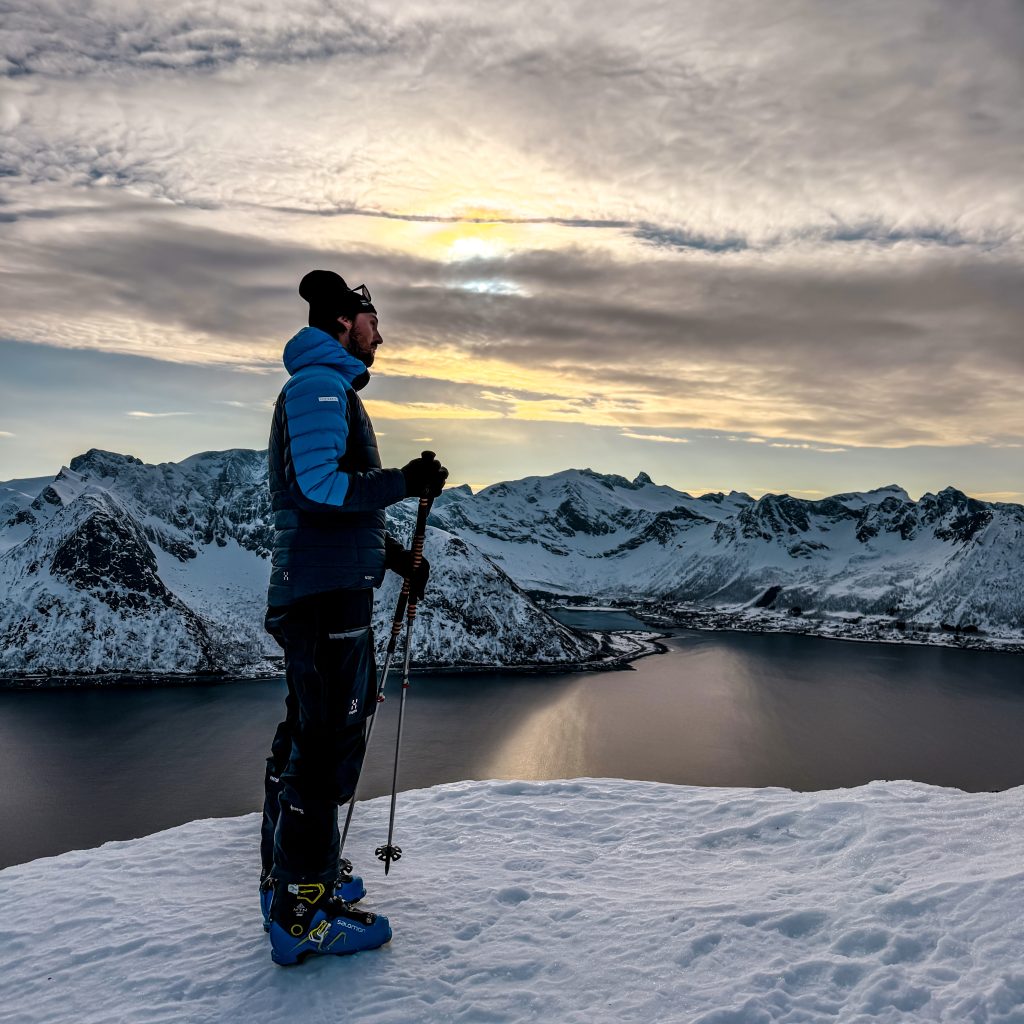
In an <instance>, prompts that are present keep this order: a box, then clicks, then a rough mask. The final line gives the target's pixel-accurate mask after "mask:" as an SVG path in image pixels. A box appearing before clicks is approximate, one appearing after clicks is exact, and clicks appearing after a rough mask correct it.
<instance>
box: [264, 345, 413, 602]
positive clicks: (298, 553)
mask: <svg viewBox="0 0 1024 1024" xmlns="http://www.w3.org/2000/svg"><path fill="white" fill-rule="evenodd" d="M284 365H285V368H286V369H287V370H288V372H289V373H290V374H291V379H290V380H289V381H288V382H287V383H286V384H285V386H284V388H283V389H282V390H281V394H280V395H279V396H278V399H277V404H276V406H275V408H274V421H273V425H272V427H271V432H270V450H269V459H270V497H271V504H272V507H273V510H274V529H275V533H274V554H273V560H272V563H271V572H270V590H269V592H268V595H267V602H268V604H270V605H271V606H273V607H280V606H283V605H288V604H291V603H292V602H293V601H297V600H298V599H299V598H302V597H308V596H309V595H311V594H319V593H326V592H327V591H331V590H358V589H362V588H365V587H377V586H380V584H381V581H382V580H383V579H384V553H385V535H384V509H385V508H386V507H387V506H388V505H391V504H394V502H396V501H401V500H402V499H403V498H404V497H405V477H404V476H403V475H402V471H401V470H400V469H381V462H380V453H379V452H378V450H377V439H376V437H375V436H374V433H373V426H372V424H371V423H370V418H369V417H368V416H367V414H366V410H365V408H364V407H363V403H362V402H361V401H360V400H359V396H358V395H357V394H356V391H357V390H358V389H359V388H361V387H362V386H364V385H365V384H366V382H367V380H368V379H369V374H368V373H367V371H366V367H365V366H363V364H362V363H361V362H360V361H359V360H358V359H356V358H355V356H353V355H351V354H349V352H348V351H346V350H345V349H344V348H342V346H341V345H340V344H339V342H338V341H337V340H336V339H334V338H332V337H331V336H330V335H329V334H327V333H325V332H324V331H321V330H319V329H318V328H316V327H304V328H303V329H302V330H301V331H299V333H298V334H296V335H295V337H294V338H292V339H291V341H289V342H288V344H287V345H286V346H285V349H284Z"/></svg>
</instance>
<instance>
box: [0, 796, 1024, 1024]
mask: <svg viewBox="0 0 1024 1024" xmlns="http://www.w3.org/2000/svg"><path fill="white" fill-rule="evenodd" d="M387 806H388V805H387V800H386V799H378V800H373V801H370V802H368V803H367V804H365V805H364V806H362V807H361V808H360V809H359V810H358V811H357V814H356V817H355V819H354V823H353V833H352V838H351V840H350V846H349V850H348V851H347V852H349V853H350V854H351V855H352V857H353V858H354V859H355V861H356V865H357V869H361V871H362V873H363V874H364V876H365V877H366V879H367V883H368V888H369V895H368V897H367V899H366V901H365V903H366V905H367V908H368V909H373V910H376V911H378V912H380V913H386V914H387V915H388V916H389V918H390V920H391V924H392V927H393V929H394V940H393V941H392V943H391V944H390V945H389V946H387V947H385V948H383V949H381V950H376V951H372V952H366V953H360V954H357V955H356V956H353V957H347V958H330V957H325V958H321V959H318V960H314V961H307V962H306V963H305V964H303V965H301V966H299V967H294V968H287V969H282V968H279V967H276V966H274V965H272V963H271V961H270V956H269V944H268V940H267V938H266V937H265V935H264V933H263V930H262V928H261V924H260V915H259V909H258V904H257V895H256V877H257V873H258V852H257V830H258V819H257V816H256V815H247V816H245V817H241V818H231V819H223V820H207V821H196V822H191V823H190V824H188V825H183V826H180V827H178V828H174V829H170V830H169V831H166V832H161V833H158V834H156V835H153V836H149V837H147V838H145V839H139V840H134V841H131V842H117V843H108V844H107V845H105V846H103V847H101V848H99V849H96V850H89V851H84V852H73V853H67V854H63V855H62V856H59V857H54V858H48V859H43V860H37V861H33V862H32V863H29V864H24V865H19V866H17V867H12V868H8V869H6V870H4V871H2V872H0V899H2V900H3V906H4V908H5V926H4V932H5V939H4V943H3V946H2V952H0V958H2V972H0V978H2V982H0V986H2V990H3V992H2V998H0V1019H2V1020H4V1021H5V1022H10V1024H30V1022H31V1024H58V1022H59V1024H64V1022H66V1021H68V1020H74V1021H75V1022H76V1024H101V1022H102V1024H109V1022H123V1024H157V1022H180V1021H189V1022H191V1024H213V1022H218V1024H219V1022H225V1021H245V1022H247V1024H250V1022H251V1024H263V1022H265V1024H280V1022H282V1021H291V1020H302V1021H346V1022H351V1024H370V1022H374V1024H415V1022H431V1024H433V1022H436V1021H465V1022H472V1024H477V1022H480V1024H484V1022H502V1024H514V1022H520V1021H523V1022H526V1021H530V1022H534V1021H551V1022H558V1024H602V1022H608V1024H619V1022H629V1021H643V1022H650V1021H656V1022H662V1021H686V1022H688V1024H769V1022H779V1024H783V1022H785V1024H818V1022H822V1024H824V1022H830V1024H834V1022H840V1024H842V1022H850V1024H853V1022H864V1024H867V1022H872V1024H887V1022H889V1024H895V1022H910V1021H913V1022H919V1021H944V1022H950V1024H953V1022H956V1024H1020V1022H1022V1021H1024V966H1022V963H1021V951H1022V949H1024V923H1022V922H1024V869H1022V867H1021V863H1020V849H1021V846H1022V842H1024V788H1021V789H1015V790H1010V791H1008V792H1003V793H995V794H965V793H962V792H960V791H958V790H949V789H939V788H935V787H930V786H925V785H921V784H918V783H909V782H876V783H872V784H871V785H869V786H865V787H861V788H858V789H848V790H835V791H831V792H819V793H794V792H790V791H788V790H781V789H765V790H748V789H701V788H696V787H678V786H670V785H664V784H660V783H649V782H627V781H622V780H596V779H580V780H573V781H562V782H494V781H492V782H464V783H457V784H454V785H446V786H438V787H436V788H433V789H428V790H419V791H414V792H410V793H403V794H401V795H400V797H399V813H398V829H397V832H396V840H397V841H398V842H399V843H400V844H402V845H403V847H404V850H405V856H404V857H403V858H402V860H401V861H400V862H399V863H397V864H396V865H395V867H394V869H393V871H392V873H391V875H390V876H389V877H387V878H385V877H384V875H383V872H382V871H381V870H380V865H379V864H378V863H377V862H376V861H374V860H373V859H372V852H371V851H372V850H373V848H374V847H375V846H376V845H378V844H379V843H380V842H381V841H383V837H384V835H385V834H386V829H387Z"/></svg>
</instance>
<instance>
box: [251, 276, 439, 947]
mask: <svg viewBox="0 0 1024 1024" xmlns="http://www.w3.org/2000/svg"><path fill="white" fill-rule="evenodd" d="M299 294H300V295H301V296H302V297H303V298H304V299H305V300H306V301H307V302H308V303H309V326H308V327H305V328H303V329H302V330H301V331H299V333H298V334H296V335H295V337H294V338H292V339H291V341H289V342H288V344H287V345H286V346H285V350H284V363H285V367H286V369H287V370H288V372H289V374H291V378H290V379H289V380H288V382H287V383H286V384H285V386H284V388H283V390H282V391H281V394H280V395H279V396H278V399H277V404H276V406H275V409H274V420H273V425H272V428H271V434H270V451H269V461H270V492H271V499H272V506H273V510H274V529H275V534H274V556H273V561H272V566H271V575H270V590H269V594H268V599H267V604H268V608H267V618H266V628H267V630H268V631H269V632H270V633H271V634H272V635H273V636H274V638H275V639H276V640H277V641H278V643H279V644H280V645H281V647H282V648H283V649H284V656H285V674H286V677H287V682H288V696H287V698H286V716H285V720H284V721H283V722H282V723H281V724H280V725H279V726H278V728H277V734H276V735H275V737H274V741H273V745H272V747H271V755H270V757H269V758H268V759H267V772H266V801H265V804H264V809H263V831H262V842H261V853H262V859H263V871H262V877H261V884H260V897H261V899H260V902H261V905H262V907H263V911H264V923H265V925H266V926H267V928H268V930H269V932H270V941H271V956H272V957H273V959H274V961H275V962H276V963H279V964H292V963H296V962H298V960H299V959H301V958H302V957H304V956H306V955H308V954H309V953H330V954H343V953H353V952H356V951H358V950H360V949H373V948H375V947H377V946H380V945H383V944H384V943H385V942H387V941H388V940H389V939H390V938H391V928H390V926H389V924H388V920H387V918H385V917H381V916H379V915H374V914H368V913H362V912H360V911H358V910H356V909H354V907H353V906H352V903H354V902H355V901H356V900H359V899H361V898H362V897H363V895H364V894H365V889H364V887H363V883H362V880H361V879H359V878H357V877H353V876H352V875H351V874H350V873H349V872H350V871H351V865H350V864H348V862H347V861H346V862H340V863H339V849H338V847H339V835H338V806H339V805H340V804H344V803H345V802H346V801H348V800H349V799H350V798H351V796H352V794H353V792H354V791H355V786H356V780H357V779H358V777H359V772H360V769H361V767H362V762H363V755H364V753H365V750H366V742H365V727H366V719H367V718H368V717H369V716H370V715H372V714H373V713H374V710H375V709H376V664H375V660H374V650H373V633H372V630H371V628H370V617H371V613H372V611H373V588H374V587H379V586H380V584H381V581H382V580H383V578H384V572H385V569H388V568H390V569H393V570H395V571H397V572H399V573H401V574H402V575H403V576H409V575H410V573H411V568H412V556H411V552H408V551H406V550H405V549H404V548H403V547H402V546H401V545H400V544H398V543H397V542H396V541H394V540H392V538H390V537H388V536H386V534H385V529H384V509H385V508H386V507H387V506H388V505H391V504H394V503H395V502H396V501H401V500H402V499H403V498H406V497H409V496H420V495H422V494H425V493H429V494H434V495H436V494H440V492H441V488H442V487H443V486H444V481H445V479H446V478H447V476H448V471H447V470H446V469H444V467H442V466H441V464H440V462H438V461H437V460H436V459H433V458H426V457H423V458H419V459H414V460H413V461H412V462H410V463H409V464H408V465H407V466H405V467H403V468H402V469H382V468H381V461H380V455H379V453H378V451H377V441H376V438H375V436H374V433H373V427H372V425H371V424H370V420H369V417H368V416H367V414H366V410H365V409H364V407H363V404H362V402H361V401H360V400H359V396H358V395H357V394H356V392H357V391H359V390H360V389H361V388H363V387H364V386H365V385H366V383H367V381H368V380H369V377H370V375H369V373H368V368H369V367H370V366H371V365H372V364H373V361H374V355H375V353H376V350H377V348H378V347H379V346H380V345H382V344H383V341H384V339H383V338H382V337H381V336H380V331H379V330H378V323H377V310H376V309H375V308H374V306H373V304H372V302H371V300H370V293H369V291H368V290H367V288H366V286H365V285H360V286H359V288H356V289H352V288H349V287H348V286H347V285H346V284H345V281H344V280H343V279H342V278H341V277H339V276H338V275H337V274H335V273H333V272H332V271H328V270H314V271H311V272H310V273H308V274H307V275H306V276H305V277H304V278H303V279H302V282H301V283H300V285H299ZM428 572H429V567H428V566H427V564H426V562H423V563H422V564H421V569H420V571H419V572H418V573H417V576H416V578H415V579H414V580H413V589H414V591H416V592H417V593H422V590H423V588H424V587H425V586H426V579H427V574H428Z"/></svg>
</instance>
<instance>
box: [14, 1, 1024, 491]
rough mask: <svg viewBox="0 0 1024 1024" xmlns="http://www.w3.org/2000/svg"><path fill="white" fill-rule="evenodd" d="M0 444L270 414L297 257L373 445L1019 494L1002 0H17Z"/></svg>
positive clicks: (1016, 126) (27, 471) (776, 485)
mask: <svg viewBox="0 0 1024 1024" xmlns="http://www.w3.org/2000/svg"><path fill="white" fill-rule="evenodd" d="M4 6H5V13H4V18H3V28H2V31H0V74H2V75H3V78H2V84H0V132H2V136H3V146H2V149H0V241H2V244H0V360H2V373H0V479H7V478H11V477H22V476H36V475H41V474H44V473H47V472H53V471H55V470H56V469H57V468H59V466H60V465H61V464H63V463H67V462H68V461H69V460H70V459H71V457H72V456H74V455H75V454H77V453H78V452H80V451H84V450H86V449H87V448H90V447H103V448H109V449H113V450H117V451H122V452H130V453H131V454H134V455H137V456H139V457H140V458H142V459H144V460H145V461H148V462H159V461H164V460H169V459H180V458H183V457H185V456H187V455H189V454H191V453H193V452H196V451H202V450H207V449H218V448H227V447H236V446H239V447H254V448H259V447H263V446H264V445H265V444H266V438H267V433H268V428H269V416H270V405H271V404H272V402H273V399H274V397H275V396H276V394H277V392H278V390H279V388H280V386H281V384H282V383H283V381H284V379H285V378H284V371H283V369H282V367H281V364H280V352H281V348H282V345H283V343H284V342H285V341H286V340H287V339H288V337H290V335H291V334H292V333H294V331H295V330H297V329H298V328H299V327H300V326H302V325H303V324H304V323H305V315H306V306H305V304H304V303H303V302H302V300H301V299H300V298H299V296H298V293H297V290H296V288H297V283H298V280H299V278H300V277H301V276H302V274H303V273H305V272H306V271H307V270H309V269H311V268H313V267H326V268H330V269H334V270H336V271H338V272H339V273H341V274H342V275H343V276H344V277H345V278H346V279H347V280H348V281H349V282H350V283H351V284H358V283H361V282H365V283H366V284H367V285H368V286H369V288H370V290H371V291H372V293H373V297H374V301H375V303H376V305H377V307H378V309H379V310H380V314H381V331H382V333H383V336H384V339H385V345H384V347H383V348H382V349H381V351H380V352H379V353H378V359H377V366H376V367H375V371H376V372H375V375H374V379H373V381H372V383H371V385H370V386H369V388H368V389H367V390H366V391H364V392H363V395H364V398H365V399H366V400H367V405H368V407H369V409H370V411H371V414H372V416H373V418H374V423H375V425H376V427H377V430H378V433H379V434H380V435H381V447H382V451H383V454H384V457H385V462H386V463H389V464H392V465H400V464H401V463H403V462H405V461H406V460H407V459H408V458H409V457H411V456H412V455H413V454H415V453H417V452H418V451H419V450H420V449H421V448H423V447H431V448H434V449H436V450H437V451H438V452H439V453H440V454H441V456H442V457H443V459H444V461H445V462H446V463H447V464H448V465H449V466H450V467H451V470H452V479H453V481H456V482H468V483H470V484H473V485H474V486H477V485H481V484H486V483H490V482H493V481H495V480H499V479H507V478H513V477H520V476H525V475H528V474H532V473H548V472H553V471H555V470H558V469H562V468H566V467H569V466H578V467H582V466H592V467H593V468H595V469H599V470H602V471H606V472H616V473H621V474H624V475H626V476H629V477H632V476H635V475H636V473H638V472H639V471H640V470H645V471H646V472H648V473H649V474H650V475H651V476H652V477H654V479H655V480H656V481H658V482H664V483H670V484H672V485H674V486H676V487H679V488H682V489H686V490H690V491H692V492H694V493H701V492H703V491H707V490H729V489H731V488H736V489H741V490H746V491H749V492H750V493H753V494H760V493H763V492H765V491H788V492H790V493H792V494H798V495H801V496H806V497H817V496H821V495H823V494H831V493H834V492H837V491H844V490H852V489H862V488H868V487H875V486H880V485H883V484H887V483H894V482H895V483H900V484H902V485H903V486H905V487H906V488H907V489H908V490H909V491H910V492H911V494H912V495H914V496H915V497H916V496H917V495H919V494H921V493H922V492H924V491H928V490H933V491H934V490H937V489H939V488H941V487H944V486H946V485H947V484H952V485H954V486H957V487H960V488H962V489H964V490H966V491H968V492H969V493H973V494H976V495H979V496H983V497H989V498H997V499H1000V500H1010V501H1022V500H1024V447H1022V445H1024V287H1022V269H1024V174H1022V167H1024V102H1022V101H1024V5H1022V3H1021V2H1020V0H976V2H974V3H971V4H963V3H960V2H959V0H901V2H900V3H898V4H893V3H891V2H890V0H884V2H882V0H877V2H876V0H854V2H849V0H807V2H791V0H773V2H772V3H764V2H762V0H747V2H730V0H686V2H682V3H667V2H661V3H629V2H627V3H623V2H619V3H616V4H610V3H604V2H602V0H587V2H576V3H573V2H567V3H562V4H557V5H552V4H543V5H542V4H539V3H527V4H519V3H505V4H501V5H480V4H478V3H475V2H474V3H470V2H468V0H465V2H463V0H436V2H432V3H430V4H427V3H421V2H409V3H399V4H395V3H390V4H384V3H366V2H360V0H356V2H353V3H348V4H346V5H340V4H332V3H328V2H327V0H290V2H289V3H288V4H286V5H285V4H281V5H268V4H265V3H263V2H256V0H217V2H216V3H214V2H213V0H193V2H186V3H183V4H176V5H173V6H167V5H163V4H157V3H156V2H155V0H145V2H141V3H138V2H132V0H116V2H115V0H89V2H82V0H60V2H57V0H41V2H40V0H33V2H31V3H29V2H27V0H9V2H8V3H6V4H5V5H4Z"/></svg>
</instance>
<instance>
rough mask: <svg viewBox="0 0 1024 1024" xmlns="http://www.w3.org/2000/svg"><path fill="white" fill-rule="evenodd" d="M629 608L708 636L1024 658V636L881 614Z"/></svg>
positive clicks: (638, 614)
mask: <svg viewBox="0 0 1024 1024" xmlns="http://www.w3.org/2000/svg"><path fill="white" fill-rule="evenodd" d="M622 610H623V611H626V610H627V609H625V608H623V609H622ZM628 610H629V611H630V613H631V614H633V615H635V616H636V617H637V618H638V619H641V620H643V621H644V622H647V623H650V624H651V625H652V626H654V625H657V626H660V627H661V628H676V629H679V628H681V629H694V630H699V631H701V632H705V633H776V634H786V635H788V636H810V637H815V638H817V639H821V640H843V641H846V642H848V643H875V644H885V645H892V646H913V647H937V648H944V649H950V648H952V649H955V650H963V651H985V652H987V653H990V654H1017V655H1020V654H1024V638H1021V639H1017V638H1011V637H993V636H989V635H986V634H984V633H963V632H959V633H957V632H951V631H948V630H944V629H941V628H940V627H936V626H933V625H930V624H928V625H925V624H921V625H918V626H916V627H915V626H914V625H913V624H912V623H908V624H907V626H906V628H905V629H898V628H897V627H895V626H893V625H891V620H889V619H884V618H881V617H879V616H870V615H863V616H857V621H856V622H854V621H849V620H847V621H840V620H836V619H812V618H809V617H803V616H799V617H798V616H791V615H788V614H783V613H780V612H771V611H762V610H760V609H746V608H745V609H738V610H731V611H718V610H710V609H696V608H694V609H684V608H674V609H671V610H669V611H663V612H655V611H652V610H650V609H649V608H646V607H643V606H636V605H634V606H633V607H632V608H631V609H628Z"/></svg>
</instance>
